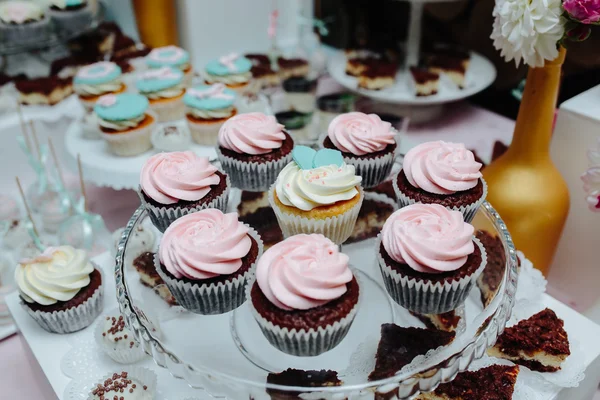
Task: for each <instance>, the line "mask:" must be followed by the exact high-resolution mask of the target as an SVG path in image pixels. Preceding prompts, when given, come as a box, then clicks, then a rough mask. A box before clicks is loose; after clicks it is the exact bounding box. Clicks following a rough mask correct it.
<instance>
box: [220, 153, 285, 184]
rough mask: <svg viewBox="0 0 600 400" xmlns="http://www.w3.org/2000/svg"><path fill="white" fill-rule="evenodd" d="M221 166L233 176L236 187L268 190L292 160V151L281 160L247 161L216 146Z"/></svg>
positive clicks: (232, 180) (232, 181)
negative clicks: (228, 155)
mask: <svg viewBox="0 0 600 400" xmlns="http://www.w3.org/2000/svg"><path fill="white" fill-rule="evenodd" d="M216 150H217V155H218V157H219V161H221V167H222V168H223V169H224V170H225V172H227V175H229V177H230V178H231V183H232V185H233V186H234V187H236V188H238V189H241V190H247V191H250V192H266V191H267V190H269V188H270V187H271V185H272V184H273V183H275V181H276V180H277V176H278V175H279V173H280V172H281V170H282V169H283V168H284V167H285V166H286V165H288V164H289V163H290V162H291V161H292V152H290V153H289V154H287V155H286V156H284V157H282V158H280V159H279V160H274V161H267V162H264V163H256V162H246V161H241V160H236V159H235V158H231V157H227V156H226V155H224V154H223V153H222V152H221V150H220V149H219V146H217V147H216Z"/></svg>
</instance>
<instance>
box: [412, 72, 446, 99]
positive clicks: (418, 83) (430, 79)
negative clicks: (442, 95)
mask: <svg viewBox="0 0 600 400" xmlns="http://www.w3.org/2000/svg"><path fill="white" fill-rule="evenodd" d="M410 74H411V75H412V78H413V82H414V87H415V95H417V96H433V95H434V94H437V92H438V91H439V87H440V74H438V73H436V72H432V71H429V70H427V69H425V68H418V67H410Z"/></svg>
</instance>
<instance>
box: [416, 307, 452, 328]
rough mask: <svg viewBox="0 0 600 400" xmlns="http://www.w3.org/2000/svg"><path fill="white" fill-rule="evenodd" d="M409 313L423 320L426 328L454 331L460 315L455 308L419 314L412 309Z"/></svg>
mask: <svg viewBox="0 0 600 400" xmlns="http://www.w3.org/2000/svg"><path fill="white" fill-rule="evenodd" d="M410 313H411V314H412V315H414V316H415V317H417V318H418V319H419V320H420V321H421V322H423V323H424V324H425V326H426V327H427V328H429V329H438V330H440V331H446V332H454V331H455V330H456V327H458V323H459V322H460V317H459V316H458V315H457V314H456V311H455V310H452V311H448V312H446V313H443V314H419V313H416V312H412V311H410Z"/></svg>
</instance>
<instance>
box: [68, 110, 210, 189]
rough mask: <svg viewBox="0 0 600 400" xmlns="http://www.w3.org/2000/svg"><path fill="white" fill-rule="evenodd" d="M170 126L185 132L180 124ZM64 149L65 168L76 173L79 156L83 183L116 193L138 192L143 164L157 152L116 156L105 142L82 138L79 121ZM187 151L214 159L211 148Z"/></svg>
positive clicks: (72, 127)
mask: <svg viewBox="0 0 600 400" xmlns="http://www.w3.org/2000/svg"><path fill="white" fill-rule="evenodd" d="M169 125H177V126H178V127H179V128H181V129H187V128H186V127H185V123H184V122H183V121H178V122H176V123H172V124H169ZM65 147H66V148H67V165H68V166H69V167H70V168H71V170H72V171H77V155H78V154H80V155H81V166H82V168H83V175H84V178H85V180H86V181H89V182H91V183H93V184H95V185H97V186H107V187H111V188H113V189H116V190H121V189H137V187H138V185H139V183H140V171H141V170H142V166H143V165H144V162H145V161H146V160H147V159H148V157H150V156H151V155H153V154H155V153H157V152H158V151H157V150H155V149H152V150H150V151H147V152H146V153H143V154H140V155H139V156H135V157H119V156H116V155H114V154H112V153H111V152H110V151H109V150H108V146H107V144H106V143H105V142H104V140H102V139H88V138H86V137H85V136H84V135H83V128H82V125H81V122H80V121H75V122H73V123H72V124H71V126H70V127H69V129H68V130H67V133H66V134H65ZM189 150H191V151H193V152H195V153H196V154H198V155H199V156H204V157H208V158H209V159H215V158H216V156H217V154H216V152H215V150H214V148H212V147H208V146H200V145H197V144H195V143H192V144H191V145H190V148H189Z"/></svg>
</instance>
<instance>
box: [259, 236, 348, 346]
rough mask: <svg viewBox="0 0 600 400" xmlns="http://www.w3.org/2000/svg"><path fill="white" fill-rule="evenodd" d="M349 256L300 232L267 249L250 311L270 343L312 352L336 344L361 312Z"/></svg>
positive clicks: (261, 259) (330, 242) (324, 241)
mask: <svg viewBox="0 0 600 400" xmlns="http://www.w3.org/2000/svg"><path fill="white" fill-rule="evenodd" d="M348 264H349V258H348V256H347V255H345V254H343V253H341V252H340V251H339V249H338V246H337V245H336V244H335V243H333V242H332V241H331V240H329V239H327V238H326V237H325V236H323V235H318V234H312V235H296V236H292V237H289V238H287V239H285V240H284V241H283V242H280V243H278V244H276V245H274V246H273V247H271V248H270V249H268V250H267V251H265V253H264V254H263V256H262V257H261V258H260V259H259V260H258V264H257V266H256V282H255V283H254V284H253V285H251V286H248V295H247V296H249V298H250V300H251V301H250V302H249V304H250V305H251V307H250V308H251V311H252V314H253V315H254V318H255V319H256V322H257V323H258V325H259V327H260V329H261V331H262V333H263V334H264V335H265V337H266V338H267V340H268V341H269V343H271V345H273V346H274V347H276V348H277V349H279V350H280V351H282V352H284V353H287V354H291V355H294V356H300V357H312V356H317V355H319V354H322V353H324V352H326V351H329V350H331V349H333V348H334V347H336V346H337V345H338V344H339V343H340V342H341V341H342V339H343V338H344V337H345V336H346V334H347V333H348V331H349V330H350V327H351V326H352V322H353V321H354V317H355V316H356V313H357V311H358V304H359V297H360V288H359V285H358V281H357V280H356V278H355V277H354V276H353V274H352V271H351V270H350V268H349V265H348Z"/></svg>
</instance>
